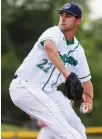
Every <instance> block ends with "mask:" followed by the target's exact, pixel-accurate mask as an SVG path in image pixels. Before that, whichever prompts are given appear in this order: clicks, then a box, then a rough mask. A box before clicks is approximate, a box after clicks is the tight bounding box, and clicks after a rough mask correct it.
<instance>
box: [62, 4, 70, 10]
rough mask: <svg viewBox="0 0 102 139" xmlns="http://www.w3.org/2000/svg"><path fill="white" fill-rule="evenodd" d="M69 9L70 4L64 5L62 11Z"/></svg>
mask: <svg viewBox="0 0 102 139" xmlns="http://www.w3.org/2000/svg"><path fill="white" fill-rule="evenodd" d="M70 7H71V4H70V3H68V4H65V5H64V6H63V8H64V9H69V8H70Z"/></svg>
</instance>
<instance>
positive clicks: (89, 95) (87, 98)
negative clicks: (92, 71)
mask: <svg viewBox="0 0 102 139" xmlns="http://www.w3.org/2000/svg"><path fill="white" fill-rule="evenodd" d="M82 85H83V88H84V92H83V100H84V102H83V103H82V105H84V104H85V105H86V106H87V107H88V112H91V111H92V108H93V85H92V82H91V80H88V81H85V82H83V83H82Z"/></svg>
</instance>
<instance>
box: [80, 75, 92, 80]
mask: <svg viewBox="0 0 102 139" xmlns="http://www.w3.org/2000/svg"><path fill="white" fill-rule="evenodd" d="M90 75H91V74H88V75H87V76H85V77H81V78H78V79H85V78H87V77H88V76H90Z"/></svg>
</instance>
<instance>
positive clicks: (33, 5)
mask: <svg viewBox="0 0 102 139" xmlns="http://www.w3.org/2000/svg"><path fill="white" fill-rule="evenodd" d="M66 2H74V3H76V4H79V5H80V6H81V8H82V10H83V17H82V24H81V26H80V27H79V29H78V32H77V34H76V37H77V39H78V40H79V41H80V43H81V45H82V46H83V47H84V49H85V52H86V57H87V60H88V63H89V67H90V70H91V75H92V82H93V86H94V107H93V112H92V113H91V114H89V115H81V114H80V113H79V112H78V115H79V116H80V117H81V119H82V122H83V123H84V125H85V126H86V127H88V126H102V108H101V107H102V18H98V19H96V20H92V19H91V18H90V17H89V15H90V9H89V6H88V0H2V1H1V21H2V22H1V26H2V28H1V35H2V36H1V46H2V47H1V51H2V54H1V71H2V73H1V77H2V78H1V81H2V82H1V92H2V93H1V97H2V101H1V118H2V119H1V120H2V123H5V124H6V123H9V124H15V125H16V124H18V123H19V125H23V126H25V127H26V126H27V125H28V124H27V123H29V122H28V121H29V116H28V115H27V114H25V113H24V112H22V111H21V110H20V109H18V108H17V107H15V106H14V104H13V103H12V101H11V99H10V96H9V93H8V92H9V91H8V89H9V84H10V82H11V80H12V78H13V75H14V72H15V70H16V69H17V68H18V66H19V65H20V64H21V62H22V61H23V59H24V58H25V57H26V55H27V54H28V53H29V51H30V50H31V49H32V47H33V45H34V43H35V42H36V41H37V39H38V37H39V36H40V35H41V33H42V32H43V31H45V30H46V29H47V28H49V27H51V26H54V25H57V24H58V19H59V16H58V15H57V14H56V13H55V10H56V9H58V8H60V7H61V6H62V4H65V3H66ZM18 121H19V122H18ZM101 138H102V137H101ZM97 139H98V138H97Z"/></svg>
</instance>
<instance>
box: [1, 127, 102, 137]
mask: <svg viewBox="0 0 102 139" xmlns="http://www.w3.org/2000/svg"><path fill="white" fill-rule="evenodd" d="M86 133H87V134H92V135H102V127H88V128H86ZM38 134H39V132H38V131H37V132H35V131H34V132H31V131H19V132H11V131H4V132H1V138H37V136H38Z"/></svg>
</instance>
